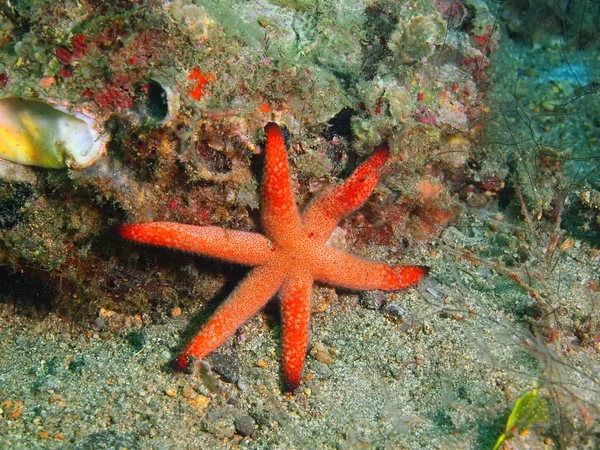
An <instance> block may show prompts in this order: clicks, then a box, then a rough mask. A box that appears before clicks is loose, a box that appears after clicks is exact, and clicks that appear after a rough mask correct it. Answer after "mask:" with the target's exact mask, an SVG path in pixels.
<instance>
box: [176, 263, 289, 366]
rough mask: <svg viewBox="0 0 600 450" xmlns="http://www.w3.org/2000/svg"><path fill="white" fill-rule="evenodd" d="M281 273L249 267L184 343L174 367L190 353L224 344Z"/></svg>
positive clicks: (280, 278)
mask: <svg viewBox="0 0 600 450" xmlns="http://www.w3.org/2000/svg"><path fill="white" fill-rule="evenodd" d="M283 276H284V275H283V273H282V272H281V271H279V270H277V269H275V268H272V267H268V266H259V267H256V268H254V269H252V270H251V271H250V273H249V274H248V276H247V277H246V278H245V279H244V281H242V283H241V284H240V285H239V286H238V287H237V289H236V290H235V291H233V293H232V294H231V295H230V296H229V297H228V298H227V300H225V302H224V303H223V304H222V305H221V306H220V307H219V308H218V309H217V310H216V311H215V313H214V314H213V315H212V316H211V318H210V319H209V320H208V322H206V324H205V325H204V327H203V328H202V329H201V330H200V331H199V332H198V334H196V336H195V337H194V338H193V339H192V340H191V341H190V343H189V344H188V345H187V346H186V347H185V349H184V350H183V353H182V354H181V356H180V357H179V358H178V359H177V361H176V363H175V364H176V367H178V368H185V367H186V366H187V365H188V360H189V357H190V356H193V357H194V358H196V359H200V358H204V357H205V356H208V355H209V354H210V353H212V351H213V350H215V349H216V348H217V347H219V346H220V345H221V344H223V343H224V342H225V341H226V340H227V339H228V338H229V336H231V335H232V334H233V333H234V332H235V331H236V330H237V329H238V328H239V327H241V326H242V325H243V324H244V322H246V320H248V319H249V318H250V317H252V316H253V315H254V314H256V313H257V312H258V310H259V309H261V308H262V307H263V306H264V305H265V303H267V302H268V301H269V299H270V298H271V297H272V296H273V295H275V292H277V290H278V289H279V286H281V283H282V281H283Z"/></svg>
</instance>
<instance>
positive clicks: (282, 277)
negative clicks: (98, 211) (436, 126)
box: [117, 123, 428, 391]
mask: <svg viewBox="0 0 600 450" xmlns="http://www.w3.org/2000/svg"><path fill="white" fill-rule="evenodd" d="M265 133H266V136H267V139H266V149H265V154H266V156H265V159H266V162H265V169H264V178H263V190H262V211H261V214H262V216H261V218H262V225H263V229H264V233H265V236H266V237H265V236H263V235H261V234H257V233H250V232H245V231H235V230H226V229H223V228H219V227H213V226H204V227H199V226H193V225H184V224H180V223H173V222H148V223H139V224H124V225H120V226H119V227H118V228H117V233H118V234H119V235H120V236H121V237H123V238H125V239H128V240H131V241H135V242H140V243H144V244H150V245H157V246H161V247H168V248H172V249H176V250H183V251H186V252H192V253H196V254H198V255H202V256H209V257H213V258H218V259H221V260H224V261H229V262H232V263H237V264H242V265H246V266H252V267H253V268H252V269H251V270H250V272H249V273H248V275H247V276H246V278H245V279H244V280H243V281H242V282H241V283H240V284H239V285H238V287H237V288H236V289H235V290H234V291H233V293H232V294H231V295H230V296H229V297H228V298H227V299H226V300H225V301H224V303H223V304H222V305H221V306H220V307H219V308H218V309H217V310H216V312H215V313H214V314H213V316H212V317H211V318H210V319H209V320H208V322H207V323H206V324H205V325H204V327H203V328H202V329H201V330H200V332H199V333H198V334H197V335H196V336H195V337H194V338H193V339H192V341H191V342H190V343H189V344H188V345H187V346H186V347H185V349H184V351H183V353H182V354H181V355H180V356H179V358H178V359H177V360H176V362H175V365H176V366H177V367H178V368H180V369H184V368H185V367H187V365H188V364H189V358H190V357H194V358H197V359H199V358H204V357H206V356H207V355H208V354H210V353H211V352H212V351H213V350H215V349H216V348H217V347H219V346H220V345H221V344H223V343H224V342H225V341H226V340H227V339H228V338H229V336H231V335H232V334H233V333H234V332H235V331H236V330H237V329H238V328H239V327H240V326H241V325H242V324H243V323H244V322H246V321H247V320H248V319H249V318H250V317H252V316H253V315H254V314H256V313H257V312H258V311H259V310H260V309H261V308H262V307H263V306H264V305H265V304H266V303H267V302H268V301H269V299H270V298H271V297H273V296H274V295H275V294H276V293H278V294H279V299H280V302H281V312H282V314H281V315H282V320H283V343H282V344H283V374H284V380H285V383H286V386H287V388H288V389H289V390H291V391H294V390H295V389H296V388H297V387H298V385H299V384H300V380H301V378H302V368H303V365H304V358H305V355H306V350H307V346H308V334H309V322H310V311H311V306H310V304H311V297H312V285H313V282H314V281H318V282H322V283H326V284H329V285H333V286H338V287H344V288H349V289H356V290H368V289H379V290H386V291H388V290H396V289H401V288H405V287H408V286H412V285H415V284H416V283H418V282H419V280H421V279H422V278H423V277H425V276H426V275H427V272H428V268H427V267H425V266H410V265H409V266H391V265H387V264H382V263H378V262H374V261H369V260H365V259H362V258H358V257H356V256H352V255H350V254H348V253H346V252H343V251H341V250H338V249H336V248H334V247H331V246H330V245H328V244H327V240H328V239H329V236H330V235H331V233H332V232H333V231H334V229H335V228H336V226H337V224H338V222H339V221H340V220H341V219H342V217H344V216H345V215H347V214H349V213H350V212H352V211H355V210H356V209H358V208H359V207H360V206H361V205H362V204H363V203H364V202H365V201H366V199H367V198H368V197H369V196H370V195H371V193H372V192H373V189H374V188H375V185H376V184H377V182H378V180H379V169H381V167H383V165H384V164H385V162H386V161H387V158H388V149H387V146H386V145H382V146H380V147H379V148H378V149H377V150H376V151H375V152H374V153H373V154H372V155H371V156H370V157H369V159H367V160H366V161H365V162H364V163H362V164H361V165H360V166H359V167H358V168H357V169H356V170H355V171H354V173H353V174H352V175H351V176H350V178H348V179H347V180H346V181H345V182H344V183H342V184H340V185H337V186H333V187H331V188H329V189H327V190H325V192H324V193H323V194H321V195H319V196H317V197H316V198H315V199H313V200H312V202H310V203H309V205H308V206H307V208H306V209H305V211H304V213H303V214H302V215H301V214H300V212H299V211H298V207H297V206H296V204H295V202H294V197H293V192H292V186H291V181H290V172H289V166H288V161H287V154H286V148H285V143H284V139H283V136H282V134H281V130H280V129H279V126H278V125H276V124H275V123H268V124H267V125H266V126H265Z"/></svg>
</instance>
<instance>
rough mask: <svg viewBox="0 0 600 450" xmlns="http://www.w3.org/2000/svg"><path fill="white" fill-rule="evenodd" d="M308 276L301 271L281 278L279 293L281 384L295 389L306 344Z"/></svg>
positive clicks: (310, 278) (308, 311)
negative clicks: (281, 343) (283, 383)
mask: <svg viewBox="0 0 600 450" xmlns="http://www.w3.org/2000/svg"><path fill="white" fill-rule="evenodd" d="M312 282H313V280H312V277H311V275H310V274H309V273H308V272H305V271H303V272H302V273H299V274H294V276H293V277H291V278H289V279H287V280H286V281H284V283H283V285H282V287H281V290H280V292H279V297H280V300H281V316H282V320H283V375H284V380H285V385H286V387H287V389H288V390H289V391H291V392H293V391H295V390H296V388H297V387H298V385H299V384H300V380H301V379H302V367H303V366H304V358H305V356H306V348H307V346H308V332H309V323H310V300H311V297H312Z"/></svg>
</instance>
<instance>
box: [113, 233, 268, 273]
mask: <svg viewBox="0 0 600 450" xmlns="http://www.w3.org/2000/svg"><path fill="white" fill-rule="evenodd" d="M116 232H117V234H118V235H119V236H121V237H122V238H125V239H128V240H130V241H135V242H141V243H143V244H150V245H158V246H161V247H168V248H172V249H175V250H183V251H185V252H191V253H196V254H199V255H203V256H209V257H212V258H218V259H222V260H224V261H229V262H233V263H237V264H243V265H247V266H256V265H259V264H264V263H265V262H267V261H269V259H270V258H271V257H272V254H273V250H272V249H271V248H269V243H268V240H267V239H266V238H265V237H264V236H262V235H260V234H256V233H249V232H246V231H236V230H226V229H224V228H219V227H197V226H194V225H184V224H181V223H173V222H148V223H137V224H124V225H119V226H118V227H117V229H116Z"/></svg>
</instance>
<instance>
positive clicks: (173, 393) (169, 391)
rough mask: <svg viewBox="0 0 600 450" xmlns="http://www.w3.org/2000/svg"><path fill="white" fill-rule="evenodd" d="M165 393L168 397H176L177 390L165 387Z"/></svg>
mask: <svg viewBox="0 0 600 450" xmlns="http://www.w3.org/2000/svg"><path fill="white" fill-rule="evenodd" d="M165 394H167V395H168V396H169V397H177V391H176V390H175V389H173V388H167V389H165Z"/></svg>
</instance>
